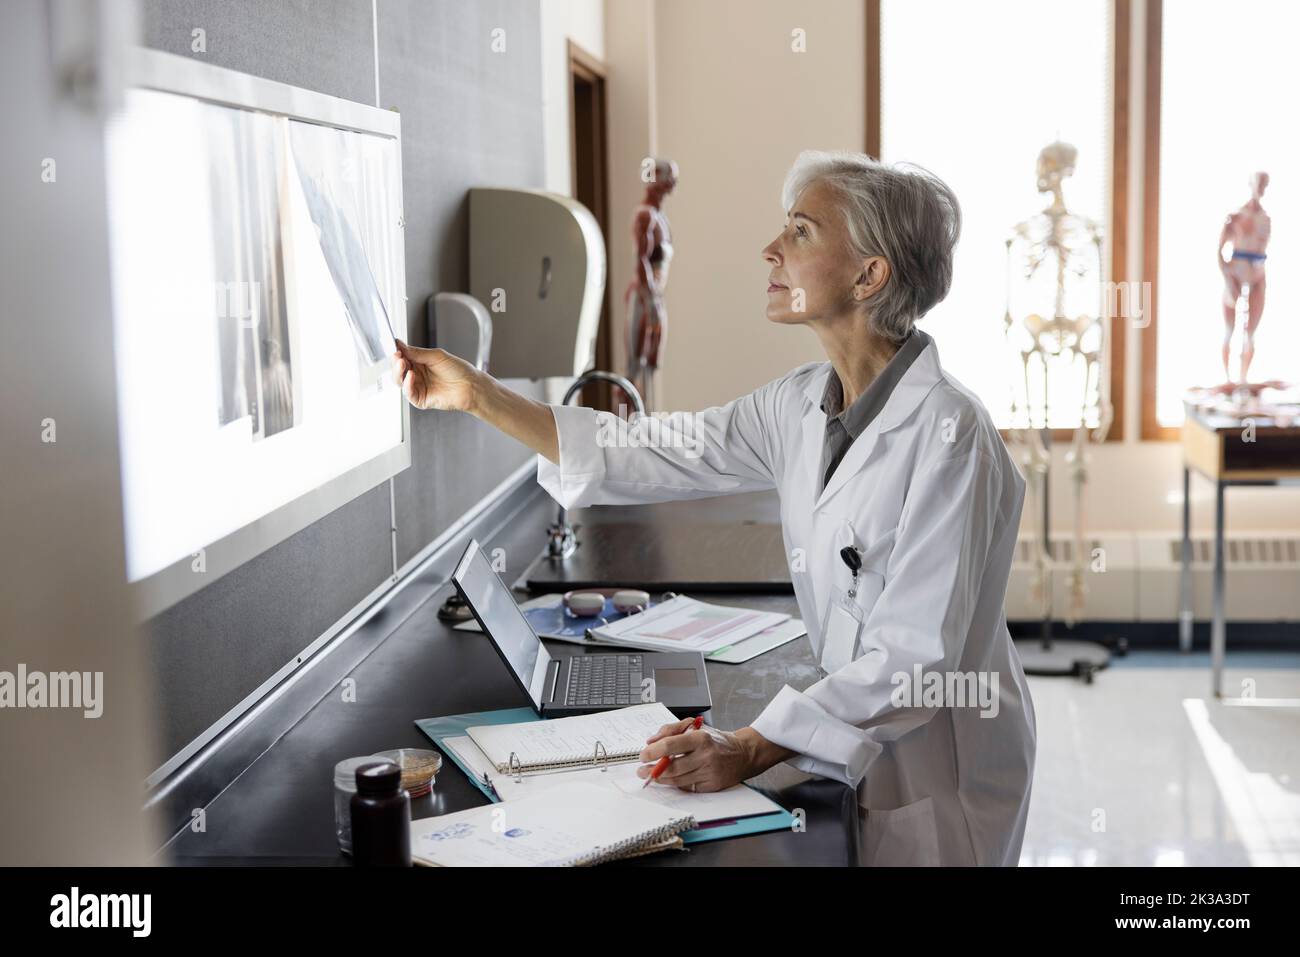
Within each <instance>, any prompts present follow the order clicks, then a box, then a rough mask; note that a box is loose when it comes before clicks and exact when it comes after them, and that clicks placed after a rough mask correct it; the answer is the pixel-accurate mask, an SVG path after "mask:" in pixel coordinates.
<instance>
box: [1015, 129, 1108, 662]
mask: <svg viewBox="0 0 1300 957" xmlns="http://www.w3.org/2000/svg"><path fill="white" fill-rule="evenodd" d="M1077 155H1078V151H1077V150H1076V149H1075V148H1074V147H1073V146H1071V145H1069V144H1068V143H1060V142H1057V143H1052V144H1051V145H1049V146H1047V147H1045V148H1044V149H1043V151H1042V152H1041V153H1039V154H1038V191H1039V192H1040V193H1047V194H1050V195H1051V203H1050V204H1049V205H1048V206H1047V207H1046V208H1045V209H1044V210H1043V211H1042V212H1041V213H1039V214H1037V215H1036V216H1034V217H1032V218H1031V219H1027V220H1025V221H1024V222H1022V223H1020V224H1019V225H1017V226H1016V227H1015V229H1014V231H1013V232H1012V235H1011V237H1010V238H1009V239H1007V241H1006V247H1007V308H1006V314H1005V316H1004V317H1003V318H1004V322H1005V323H1006V335H1007V342H1008V343H1009V344H1010V345H1011V347H1012V349H1013V350H1014V353H1013V354H1014V355H1015V356H1017V357H1018V359H1019V366H1018V368H1017V373H1018V374H1017V375H1014V376H1012V389H1011V391H1012V399H1011V408H1012V421H1013V426H1014V427H1013V428H1012V429H1011V430H1010V437H1011V442H1012V447H1013V448H1014V449H1016V450H1017V452H1018V454H1019V457H1020V460H1021V464H1022V466H1023V468H1024V471H1025V475H1026V477H1027V478H1028V480H1029V487H1030V494H1031V496H1032V499H1031V500H1032V501H1034V502H1035V503H1036V505H1037V507H1036V509H1035V511H1036V512H1037V513H1038V514H1039V516H1040V519H1039V521H1040V528H1039V532H1040V535H1039V536H1038V542H1037V544H1036V545H1035V548H1034V551H1035V555H1034V596H1035V597H1036V598H1037V599H1038V600H1039V601H1040V602H1041V607H1042V613H1043V620H1044V622H1048V621H1050V619H1051V610H1052V609H1051V600H1052V599H1051V584H1050V578H1049V571H1050V570H1049V562H1050V561H1051V559H1052V555H1051V545H1050V542H1049V538H1048V536H1049V534H1050V529H1049V528H1048V516H1049V509H1048V499H1047V493H1048V474H1049V470H1050V465H1051V434H1052V433H1051V430H1052V427H1053V426H1055V427H1068V428H1071V429H1073V430H1074V437H1073V440H1072V441H1071V443H1070V451H1069V453H1068V454H1067V455H1066V462H1067V464H1068V465H1069V467H1070V475H1071V479H1072V480H1073V492H1074V542H1073V545H1074V547H1073V555H1072V559H1073V560H1072V562H1071V568H1070V576H1069V595H1070V600H1069V608H1068V610H1067V612H1066V614H1065V616H1064V617H1065V621H1066V624H1073V623H1074V622H1075V621H1077V620H1078V618H1079V616H1080V615H1081V614H1082V612H1083V600H1084V592H1085V585H1084V571H1085V567H1086V563H1087V562H1088V561H1090V560H1091V558H1092V556H1091V554H1090V551H1091V550H1090V549H1085V548H1084V542H1083V523H1084V520H1083V487H1084V485H1085V483H1086V482H1087V478H1088V473H1087V465H1088V461H1087V460H1088V456H1087V451H1086V446H1087V443H1088V441H1089V439H1091V440H1092V441H1094V442H1100V441H1102V440H1103V439H1105V437H1106V432H1107V431H1108V430H1109V428H1110V422H1111V414H1112V410H1111V406H1110V403H1109V402H1108V401H1107V399H1106V397H1105V394H1104V390H1103V388H1102V382H1103V379H1104V376H1105V372H1106V369H1105V363H1106V355H1107V352H1106V327H1105V324H1104V322H1103V317H1102V307H1103V289H1102V279H1101V277H1102V272H1101V243H1102V236H1101V228H1100V227H1099V226H1098V225H1097V224H1096V223H1095V222H1093V221H1092V220H1090V219H1086V218H1085V217H1082V216H1078V215H1076V214H1074V213H1072V212H1070V211H1069V210H1068V209H1067V208H1066V205H1065V198H1064V196H1063V195H1062V184H1063V182H1064V181H1065V179H1066V177H1068V176H1070V175H1071V174H1073V173H1074V164H1075V159H1076V157H1077ZM1044 627H1045V631H1044V635H1045V637H1046V636H1047V635H1048V634H1049V632H1048V631H1047V630H1046V627H1047V626H1046V625H1045V626H1044Z"/></svg>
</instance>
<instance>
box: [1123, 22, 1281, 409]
mask: <svg viewBox="0 0 1300 957" xmlns="http://www.w3.org/2000/svg"><path fill="white" fill-rule="evenodd" d="M1163 21H1164V22H1163V31H1162V32H1163V42H1162V44H1161V55H1160V56H1161V84H1160V92H1161V98H1160V207H1159V208H1160V215H1159V229H1160V232H1159V266H1158V269H1159V273H1158V281H1159V284H1160V285H1159V300H1158V304H1159V318H1158V322H1157V325H1156V329H1157V333H1156V356H1157V360H1156V369H1155V373H1156V388H1155V404H1156V408H1155V420H1156V423H1157V424H1158V425H1159V426H1162V427H1168V426H1177V425H1179V424H1181V423H1182V421H1183V405H1182V401H1183V396H1184V394H1185V393H1186V391H1187V390H1188V389H1190V388H1194V387H1207V386H1214V385H1218V384H1221V383H1223V382H1224V381H1225V375H1224V368H1223V358H1222V348H1223V339H1224V333H1225V331H1226V329H1227V322H1226V319H1225V315H1224V300H1225V295H1224V293H1225V281H1224V277H1223V275H1222V274H1221V273H1220V271H1219V268H1218V265H1217V264H1216V262H1215V261H1214V258H1213V256H1214V255H1215V254H1216V252H1217V250H1216V246H1217V245H1218V241H1219V236H1220V231H1221V230H1222V229H1223V225H1224V221H1225V219H1226V218H1227V216H1228V214H1229V213H1232V212H1234V211H1235V210H1237V209H1239V208H1240V207H1241V206H1242V205H1243V204H1244V203H1245V202H1246V201H1247V200H1249V199H1250V184H1249V179H1250V176H1251V174H1252V173H1254V172H1256V171H1261V170H1262V171H1265V172H1267V173H1269V174H1270V182H1269V185H1268V188H1267V190H1266V191H1265V193H1264V196H1263V198H1262V200H1261V204H1262V205H1263V207H1264V209H1265V211H1266V212H1267V213H1268V215H1269V217H1270V218H1271V219H1272V236H1271V238H1270V241H1269V243H1268V247H1267V256H1268V258H1267V260H1266V264H1265V271H1266V277H1267V286H1266V298H1265V303H1264V313H1263V316H1262V318H1261V320H1260V325H1259V327H1258V329H1257V330H1256V335H1255V356H1254V361H1253V362H1252V363H1251V366H1250V370H1249V378H1250V380H1251V381H1252V382H1260V381H1267V380H1270V379H1280V380H1283V381H1295V379H1296V378H1297V371H1298V370H1297V367H1298V366H1300V361H1298V360H1297V358H1296V357H1297V356H1298V355H1300V322H1297V321H1296V315H1297V313H1298V312H1300V283H1297V281H1296V277H1295V271H1294V270H1287V269H1286V268H1285V264H1287V263H1294V262H1296V261H1297V256H1298V255H1300V124H1297V123H1296V120H1295V104H1294V102H1292V100H1293V99H1294V96H1295V94H1296V93H1297V92H1298V91H1300V56H1298V55H1297V51H1296V49H1295V46H1296V43H1295V41H1296V37H1297V36H1300V6H1298V5H1296V4H1294V3H1278V2H1276V0H1236V2H1233V3H1222V2H1217V0H1216V2H1210V0H1178V2H1176V3H1172V2H1171V3H1165V4H1164V5H1163ZM1229 252H1230V250H1229ZM1242 318H1243V319H1244V316H1243V317H1242ZM1144 345H1145V343H1144ZM1240 349H1241V323H1237V331H1236V333H1235V334H1234V335H1233V338H1232V340H1231V364H1230V367H1229V371H1230V375H1231V377H1232V378H1233V380H1234V381H1235V380H1237V379H1238V375H1239V371H1238V358H1237V357H1238V356H1239V354H1240Z"/></svg>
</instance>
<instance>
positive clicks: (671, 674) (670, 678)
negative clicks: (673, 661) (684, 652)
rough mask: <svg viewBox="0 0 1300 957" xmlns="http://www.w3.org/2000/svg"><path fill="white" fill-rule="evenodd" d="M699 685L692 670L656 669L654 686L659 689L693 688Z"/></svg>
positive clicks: (696, 676) (697, 677)
mask: <svg viewBox="0 0 1300 957" xmlns="http://www.w3.org/2000/svg"><path fill="white" fill-rule="evenodd" d="M699 683H700V680H699V675H698V673H697V672H696V670H695V669H694V668H656V669H655V684H656V685H658V686H659V687H661V688H694V687H696V686H697V685H698V684H699Z"/></svg>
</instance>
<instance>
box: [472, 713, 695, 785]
mask: <svg viewBox="0 0 1300 957" xmlns="http://www.w3.org/2000/svg"><path fill="white" fill-rule="evenodd" d="M676 720H677V719H676V718H675V717H673V713H672V712H671V711H669V710H668V709H667V708H666V707H664V706H663V705H662V704H661V703H659V702H655V703H654V704H641V705H633V706H632V707H630V708H619V709H617V710H615V711H601V712H599V713H597V714H582V715H576V716H574V717H572V718H554V719H552V720H550V721H528V722H524V723H522V724H491V725H479V726H477V727H472V728H469V729H467V731H466V733H467V734H468V735H469V736H470V738H471V739H472V740H473V741H474V743H475V744H476V745H478V747H479V750H481V751H482V752H483V753H484V754H485V755H486V756H487V758H488V760H489V761H491V762H492V764H493V766H494V767H496V769H497V770H498V771H500V772H501V773H503V774H505V773H509V772H512V771H516V770H517V771H519V772H520V773H522V774H529V773H539V772H546V771H559V770H562V769H565V768H580V767H594V766H596V765H599V764H601V763H602V762H609V763H615V762H620V761H631V760H634V759H635V758H636V757H637V756H638V755H639V754H640V753H641V750H642V749H643V748H644V747H645V743H646V739H647V738H648V737H650V736H651V735H652V734H654V733H655V732H656V731H658V730H659V729H660V728H662V727H663V726H664V725H666V724H672V723H673V722H675V721H676Z"/></svg>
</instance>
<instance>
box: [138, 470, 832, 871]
mask: <svg viewBox="0 0 1300 957" xmlns="http://www.w3.org/2000/svg"><path fill="white" fill-rule="evenodd" d="M738 498H743V499H753V498H755V497H751V496H743V497H738ZM721 501H723V500H719V502H721ZM729 504H730V507H731V508H733V509H734V508H737V506H738V505H740V504H742V503H729ZM753 507H754V509H755V511H759V512H761V511H762V510H763V509H767V508H770V503H767V502H764V501H755V502H754V503H753ZM553 509H554V506H553V503H552V502H551V500H550V499H549V498H548V497H546V496H545V494H544V493H540V492H539V495H538V496H537V497H536V498H534V499H533V500H531V501H530V503H529V505H528V506H526V507H525V508H524V509H523V510H522V511H521V512H520V513H519V514H517V515H515V516H513V517H512V518H511V519H510V520H509V521H508V522H507V523H506V525H505V527H504V528H503V529H501V531H500V532H499V533H498V534H497V535H495V536H494V537H492V539H490V540H489V541H485V542H483V544H484V545H485V547H487V548H489V549H491V548H496V547H501V548H504V549H505V555H506V560H507V566H508V567H507V574H505V575H503V576H502V577H503V578H504V579H505V580H506V581H510V580H512V579H513V578H514V577H516V576H517V575H519V573H520V572H522V571H523V570H524V568H526V567H527V566H528V564H529V563H530V562H531V561H532V560H533V559H534V558H535V557H536V556H537V554H538V553H539V552H540V550H541V549H542V547H543V545H544V542H545V529H546V526H547V524H548V523H549V522H550V521H551V520H552V519H553V518H554V512H553ZM657 509H658V510H661V511H662V507H661V506H639V507H636V508H633V509H625V508H618V509H586V510H581V511H580V512H577V513H575V518H579V517H582V516H585V515H587V513H593V512H595V513H600V512H604V513H606V514H605V515H601V516H599V517H598V519H597V521H607V520H608V521H628V520H631V519H632V518H633V517H635V518H636V519H638V520H640V521H641V522H643V523H645V524H646V525H647V526H648V527H653V526H654V525H655V524H656V522H657V521H662V518H661V517H660V516H659V515H658V514H657V512H656V510H657ZM675 517H676V516H674V518H675ZM757 517H758V518H760V519H764V516H763V515H762V514H759V515H758V516H757ZM714 520H715V521H717V520H718V519H717V516H716V512H715V517H714ZM411 587H421V586H420V585H419V584H418V583H416V584H414V585H412V586H411ZM450 592H451V586H450V585H447V586H444V587H442V588H440V589H438V590H437V591H432V590H431V591H430V594H429V596H428V598H427V600H425V601H424V603H423V604H421V605H420V606H419V608H418V610H417V611H416V612H415V613H414V614H413V615H411V616H410V617H409V618H407V619H406V620H405V621H404V622H403V623H402V624H401V625H400V626H399V627H398V628H397V629H396V630H395V631H393V633H392V634H391V635H390V636H389V637H388V638H386V639H385V640H384V641H383V643H382V644H380V645H379V646H378V648H377V649H376V650H375V651H374V652H373V653H372V654H371V655H370V656H369V657H367V658H366V659H365V660H364V661H363V662H362V663H361V664H360V665H359V666H358V667H357V668H355V669H354V670H353V671H352V673H351V677H352V678H353V679H354V681H355V701H345V700H343V699H344V695H343V691H342V688H335V689H334V691H333V692H332V693H331V694H330V695H328V696H327V697H325V698H324V699H323V700H321V701H320V702H319V703H317V704H316V706H315V707H314V708H312V710H311V711H310V712H309V713H308V714H307V715H306V716H305V717H304V718H303V719H302V720H301V721H299V722H298V723H297V724H296V725H295V726H294V727H293V728H291V729H290V730H289V731H288V732H287V733H286V734H285V735H284V736H283V737H281V738H280V740H279V741H277V742H276V743H275V745H274V746H272V747H271V748H270V750H268V751H267V752H266V753H265V754H263V755H262V757H261V758H259V759H258V760H257V761H256V763H254V764H253V765H252V767H250V768H249V769H248V770H247V771H245V772H244V773H243V774H242V775H240V776H239V777H238V778H237V779H236V780H235V781H234V782H232V783H231V784H230V786H229V787H227V788H226V789H225V791H223V792H222V793H221V794H220V795H219V796H218V797H217V798H216V799H215V800H214V801H212V802H211V803H210V804H209V805H208V807H207V808H206V821H205V825H206V830H205V831H203V832H201V833H195V832H194V831H192V830H188V829H187V830H185V831H183V832H182V833H181V834H180V835H178V836H177V837H176V838H174V839H173V840H172V841H171V842H170V844H169V845H168V847H167V849H166V851H165V852H164V855H163V859H164V860H166V861H168V862H170V863H172V864H177V865H208V866H213V865H217V866H219V865H229V864H254V865H275V864H312V865H326V866H329V865H346V864H347V862H348V858H347V857H346V856H344V855H343V854H341V853H340V852H339V851H338V846H337V843H336V842H335V837H334V789H333V768H334V764H335V763H336V762H337V761H340V760H342V759H343V758H348V757H352V756H355V755H363V754H373V753H375V752H377V751H384V750H388V749H390V748H399V747H417V748H430V747H432V745H431V743H430V742H429V740H428V739H427V738H425V737H424V735H423V734H421V733H420V731H419V730H418V729H417V728H416V727H415V723H414V722H415V720H416V719H417V718H427V717H434V716H437V715H444V714H459V713H462V712H467V711H486V710H491V709H496V708H518V707H526V706H527V701H526V700H525V699H524V698H523V696H522V694H521V693H520V692H519V690H518V689H517V688H516V687H515V686H514V684H513V682H512V681H511V679H510V677H509V675H508V674H507V673H506V672H505V670H504V667H503V666H502V664H501V661H500V659H499V658H498V657H497V655H496V653H495V652H494V651H493V649H492V648H491V647H490V646H489V645H488V643H487V640H486V638H485V637H484V636H483V635H481V634H479V633H477V632H465V631H455V630H453V629H452V628H451V627H450V626H448V625H445V624H443V623H442V622H440V621H438V619H437V616H436V612H437V609H438V606H439V605H440V604H441V603H442V601H443V600H444V599H445V598H446V597H447V595H448V594H450ZM709 597H710V600H716V601H721V602H730V603H734V604H744V605H747V606H750V607H756V608H766V609H774V610H782V611H788V612H790V613H792V614H798V609H797V607H796V606H795V603H794V598H793V596H780V595H752V594H751V595H740V594H737V595H731V596H727V595H710V596H709ZM547 645H548V648H549V649H550V651H551V653H552V654H556V655H562V654H573V653H577V654H583V653H586V651H585V649H582V648H580V647H576V646H573V645H569V644H565V643H563V642H548V643H547ZM707 667H708V671H709V684H710V687H711V690H712V694H713V710H712V711H711V712H710V713H709V714H708V715H706V716H705V720H706V721H708V722H709V723H710V724H712V725H715V726H717V727H720V728H724V729H735V728H740V727H743V726H745V725H746V724H748V723H749V722H750V721H752V720H753V719H754V718H755V717H756V716H757V715H758V713H759V712H760V711H761V710H762V709H763V707H764V705H765V704H766V703H767V702H768V701H770V700H771V699H772V698H773V697H774V696H775V695H776V693H777V691H779V690H780V688H781V687H782V685H784V684H787V683H788V684H790V685H793V686H794V687H796V688H805V687H807V686H808V685H810V684H811V683H812V682H813V681H815V680H816V677H817V671H816V667H815V664H814V661H813V658H812V652H811V649H810V648H809V645H808V641H807V639H806V638H803V639H800V640H798V641H794V642H791V643H789V644H787V645H784V646H783V647H781V648H778V649H776V650H775V651H770V652H768V653H767V654H764V655H760V656H759V657H758V658H755V659H752V660H751V661H748V662H746V663H744V664H740V665H727V664H719V663H710V664H708V666H707ZM750 783H751V784H753V785H755V786H757V787H759V788H760V789H762V790H763V791H764V793H766V794H768V795H769V796H770V797H772V798H773V799H774V800H776V801H777V802H778V803H780V804H781V805H783V806H784V807H786V808H787V809H789V810H792V811H794V810H796V809H802V810H803V812H804V821H805V822H806V826H805V830H804V831H802V832H793V831H792V832H773V833H768V834H759V835H753V836H750V837H742V838H735V839H731V840H723V841H714V842H709V843H704V844H695V845H692V846H691V849H690V851H689V852H686V853H666V854H658V855H653V856H650V857H646V858H640V859H637V860H634V861H629V862H625V863H624V864H622V865H618V866H654V865H671V866H682V865H699V864H714V865H768V864H800V865H814V864H829V865H842V864H852V863H855V862H856V847H857V808H856V796H855V795H854V793H853V791H852V789H850V788H847V787H845V786H844V785H841V784H837V783H835V782H831V781H824V780H817V779H812V778H809V777H808V776H806V775H803V774H800V773H799V772H797V771H795V770H794V769H792V768H790V767H788V766H785V765H778V766H777V767H775V768H772V769H771V770H769V771H767V772H766V773H764V774H762V775H760V776H759V777H757V778H755V779H753V780H752V781H751V782H750ZM485 803H487V799H486V798H484V797H483V795H482V794H481V793H480V792H479V791H478V789H477V788H475V787H474V786H473V785H472V784H471V783H470V782H469V781H468V780H467V779H466V778H465V776H464V775H463V774H462V773H461V772H460V770H459V769H458V768H457V767H456V766H455V765H454V764H453V763H452V762H451V761H450V760H445V761H444V764H443V770H442V771H441V772H440V773H439V775H438V779H437V782H436V784H435V786H434V790H433V793H432V794H430V795H429V796H427V797H423V798H418V799H416V800H414V801H412V803H411V813H412V816H413V817H415V818H422V817H428V816H430V815H433V814H445V813H448V812H451V811H459V810H463V809H465V808H468V807H474V806H477V805H481V804H485Z"/></svg>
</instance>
